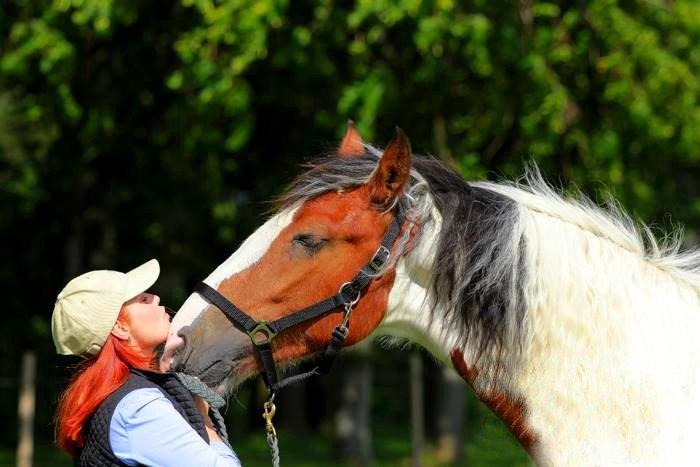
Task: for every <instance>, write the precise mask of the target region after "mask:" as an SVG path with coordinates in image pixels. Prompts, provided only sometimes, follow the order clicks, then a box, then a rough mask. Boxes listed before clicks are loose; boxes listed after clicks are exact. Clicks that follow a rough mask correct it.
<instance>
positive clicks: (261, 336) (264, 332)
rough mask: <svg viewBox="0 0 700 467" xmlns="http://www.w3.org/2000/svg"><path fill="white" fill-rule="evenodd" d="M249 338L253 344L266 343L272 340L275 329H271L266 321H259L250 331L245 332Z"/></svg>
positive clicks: (275, 333)
mask: <svg viewBox="0 0 700 467" xmlns="http://www.w3.org/2000/svg"><path fill="white" fill-rule="evenodd" d="M246 334H248V337H250V340H252V341H253V344H255V345H261V344H267V343H270V342H271V341H272V339H273V338H274V337H275V336H276V335H277V332H276V331H273V330H272V328H271V327H270V325H269V324H268V323H267V321H260V322H259V323H258V324H257V326H255V327H254V328H253V329H252V330H251V331H250V332H247V333H246Z"/></svg>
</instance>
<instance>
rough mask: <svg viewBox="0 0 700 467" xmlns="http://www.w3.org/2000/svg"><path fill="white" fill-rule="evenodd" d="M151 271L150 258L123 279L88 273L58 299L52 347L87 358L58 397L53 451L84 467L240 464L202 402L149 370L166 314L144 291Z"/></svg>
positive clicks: (154, 266) (154, 273)
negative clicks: (97, 466)
mask: <svg viewBox="0 0 700 467" xmlns="http://www.w3.org/2000/svg"><path fill="white" fill-rule="evenodd" d="M159 273H160V267H159V265H158V261H156V260H151V261H149V262H147V263H145V264H143V265H141V266H139V267H138V268H136V269H133V270H132V271H129V272H127V273H126V274H124V273H121V272H117V271H91V272H88V273H86V274H83V275H81V276H79V277H76V278H75V279H73V280H72V281H70V282H69V283H68V284H67V285H66V287H65V288H64V289H63V290H62V291H61V293H60V294H58V298H57V300H56V305H55V307H54V311H53V316H52V318H51V331H52V334H53V339H54V343H55V344H56V350H57V351H58V353H60V354H64V355H80V356H84V357H86V358H87V360H86V361H85V362H84V363H83V364H82V366H81V367H80V369H79V370H78V372H77V374H76V375H75V376H74V378H73V380H72V381H71V383H70V385H69V386H68V388H67V389H66V391H65V392H64V393H63V395H62V396H61V398H60V400H59V404H58V411H57V414H56V428H57V436H56V438H57V443H58V446H59V447H60V448H61V449H63V450H65V451H67V452H68V453H70V454H71V455H73V456H74V458H75V460H76V464H77V465H85V466H87V465H90V466H94V465H158V466H177V465H182V466H185V465H187V466H191V465H202V466H217V467H219V466H240V462H239V461H238V459H237V458H236V455H235V454H234V453H233V452H232V451H231V450H230V448H229V447H228V446H227V444H225V443H224V442H223V441H222V439H221V438H220V437H219V435H218V433H217V432H216V430H215V429H214V428H213V424H212V422H211V419H210V418H209V414H208V407H207V404H206V403H205V402H204V401H202V400H201V399H199V398H193V397H192V395H191V394H190V393H189V391H187V389H185V387H184V386H183V385H182V384H181V383H180V382H179V381H178V380H177V379H176V378H175V377H174V375H172V374H168V373H159V372H158V371H156V349H157V348H158V347H159V346H160V345H161V344H163V343H164V342H165V341H166V339H167V336H168V328H169V326H170V318H169V316H168V314H167V313H166V311H165V308H164V307H162V306H160V298H159V297H158V296H157V295H153V294H150V293H146V292H145V291H146V290H147V289H148V288H149V287H151V286H152V285H153V284H154V283H155V281H156V279H157V278H158V275H159Z"/></svg>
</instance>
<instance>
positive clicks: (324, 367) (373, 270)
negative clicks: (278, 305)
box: [194, 212, 404, 399]
mask: <svg viewBox="0 0 700 467" xmlns="http://www.w3.org/2000/svg"><path fill="white" fill-rule="evenodd" d="M403 220H404V219H403V216H402V215H401V214H400V213H398V212H397V214H396V216H395V217H394V220H393V221H392V223H391V225H390V226H389V227H388V229H387V231H386V233H385V234H384V239H383V240H382V243H381V245H380V246H379V248H378V249H377V251H376V252H375V253H374V255H373V256H372V259H370V260H369V263H367V264H366V265H365V266H364V267H363V268H362V269H360V271H359V272H358V273H357V275H356V276H355V277H354V278H353V279H352V280H351V281H349V282H345V283H344V284H342V285H341V286H340V289H339V290H338V293H337V294H335V295H333V296H332V297H329V298H327V299H325V300H322V301H320V302H318V303H315V304H314V305H311V306H309V307H306V308H304V309H303V310H300V311H297V312H294V313H292V314H290V315H287V316H284V317H282V318H280V319H277V320H275V321H272V322H269V323H268V322H266V321H255V320H254V319H253V318H251V317H250V316H248V315H247V314H245V313H244V312H243V311H242V310H241V309H240V308H238V307H237V306H236V305H234V304H233V303H231V301H229V300H228V299H227V298H226V297H224V296H223V295H221V294H220V293H219V292H218V291H217V290H216V289H214V288H212V287H210V286H209V285H207V284H205V283H204V282H200V283H199V284H197V285H196V286H195V288H194V291H195V292H197V293H198V294H200V295H201V296H202V297H203V298H205V299H206V300H207V301H209V303H211V304H212V305H214V306H216V307H217V308H219V309H220V310H221V311H223V312H224V313H225V314H226V316H228V318H229V319H230V320H231V321H232V322H233V323H234V324H235V325H237V326H238V327H239V328H242V329H243V330H244V331H245V333H246V334H248V336H249V337H250V339H251V341H252V342H253V345H254V346H255V348H256V349H257V351H258V355H260V360H261V361H262V364H263V370H264V373H263V379H264V381H265V385H266V386H267V389H268V391H269V392H270V397H271V399H272V398H273V397H274V395H275V393H276V392H277V391H278V390H280V389H281V388H283V387H285V386H287V385H289V384H293V383H296V382H298V381H302V380H304V379H306V378H309V377H311V376H313V375H318V374H326V373H328V372H329V371H330V369H331V367H332V366H333V362H334V360H335V357H336V356H337V355H338V353H339V352H340V349H341V348H342V347H343V344H344V343H345V339H346V338H347V336H348V319H349V318H350V314H351V313H352V310H353V308H354V306H355V305H356V304H357V302H358V301H359V300H360V296H361V295H362V291H363V290H364V289H365V287H367V285H369V283H370V282H372V280H373V279H374V277H375V275H376V274H377V272H379V271H380V270H381V269H382V267H384V265H385V264H386V263H387V261H388V260H389V256H390V252H391V247H392V246H393V245H394V242H395V241H396V239H397V238H398V236H399V234H400V233H401V226H402V225H403ZM341 306H343V307H344V308H345V315H344V316H343V320H342V322H341V323H340V324H338V325H337V326H336V327H335V329H333V333H332V334H331V340H330V342H329V343H328V346H327V347H326V349H325V351H324V352H323V356H322V357H321V360H320V362H319V363H318V365H317V366H316V367H314V368H313V369H312V370H311V371H307V372H305V373H299V374H296V375H292V376H289V377H287V378H284V379H283V380H281V381H278V378H277V369H276V367H275V360H274V358H273V356H272V346H271V342H272V339H273V338H274V337H275V336H276V335H277V334H279V333H280V332H282V331H284V330H285V329H288V328H290V327H292V326H296V325H297V324H300V323H303V322H305V321H308V320H310V319H314V318H317V317H319V316H321V315H324V314H326V313H328V312H329V311H332V310H334V309H336V308H339V307H341Z"/></svg>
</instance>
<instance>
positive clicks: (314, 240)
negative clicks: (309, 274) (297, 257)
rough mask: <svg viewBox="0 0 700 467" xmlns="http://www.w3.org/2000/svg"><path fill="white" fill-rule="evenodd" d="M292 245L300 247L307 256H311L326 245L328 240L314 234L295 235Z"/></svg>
mask: <svg viewBox="0 0 700 467" xmlns="http://www.w3.org/2000/svg"><path fill="white" fill-rule="evenodd" d="M292 243H293V244H294V245H298V246H300V247H302V248H303V249H304V251H305V252H306V253H307V254H309V255H313V254H314V253H316V252H317V251H318V250H320V249H321V248H323V246H324V245H325V244H326V243H328V239H325V238H321V237H319V236H318V235H314V234H297V235H295V236H294V239H293V240H292Z"/></svg>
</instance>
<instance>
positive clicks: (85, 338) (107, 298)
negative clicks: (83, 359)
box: [51, 259, 160, 356]
mask: <svg viewBox="0 0 700 467" xmlns="http://www.w3.org/2000/svg"><path fill="white" fill-rule="evenodd" d="M159 274H160V265H159V264H158V261H157V260H155V259H152V260H150V261H148V262H146V263H144V264H142V265H141V266H139V267H137V268H135V269H132V270H131V271H129V272H127V273H126V274H125V273H123V272H119V271H106V270H102V271H90V272H86V273H85V274H82V275H80V276H78V277H76V278H75V279H73V280H71V281H70V282H69V283H68V284H67V285H66V286H65V287H64V288H63V290H61V293H59V294H58V297H57V298H56V304H55V305H54V308H53V315H52V316H51V333H52V334H53V341H54V344H56V351H57V352H58V353H59V354H63V355H88V356H89V355H95V354H96V353H97V352H99V351H100V349H101V348H102V345H104V343H105V341H106V340H107V337H109V334H110V332H111V331H112V328H113V327H114V324H115V323H116V322H117V317H118V316H119V311H120V310H121V307H122V305H123V304H124V302H126V301H128V300H131V299H132V298H134V297H135V296H137V295H138V294H140V293H142V292H145V291H146V290H147V289H148V288H149V287H151V286H152V285H153V284H154V283H155V282H156V279H158V275H159Z"/></svg>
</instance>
